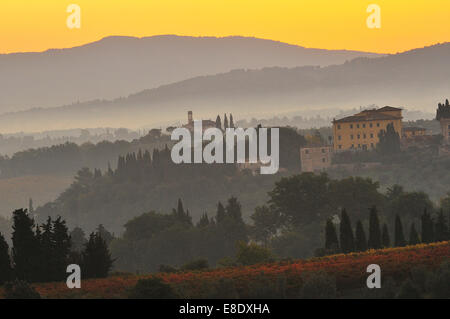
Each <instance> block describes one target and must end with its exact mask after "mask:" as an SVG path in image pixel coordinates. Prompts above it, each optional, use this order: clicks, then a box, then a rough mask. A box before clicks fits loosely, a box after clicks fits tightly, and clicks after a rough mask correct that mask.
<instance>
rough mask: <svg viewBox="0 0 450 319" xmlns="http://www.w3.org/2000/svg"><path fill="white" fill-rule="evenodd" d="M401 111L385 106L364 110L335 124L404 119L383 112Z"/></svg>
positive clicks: (335, 121)
mask: <svg viewBox="0 0 450 319" xmlns="http://www.w3.org/2000/svg"><path fill="white" fill-rule="evenodd" d="M401 110H402V109H399V108H395V107H391V106H385V107H382V108H381V109H371V110H364V111H361V112H360V113H358V114H355V115H351V116H347V117H344V118H341V119H339V120H334V121H333V123H345V122H365V121H383V120H398V119H402V117H401V116H400V117H399V116H393V115H389V114H386V113H383V112H389V111H401Z"/></svg>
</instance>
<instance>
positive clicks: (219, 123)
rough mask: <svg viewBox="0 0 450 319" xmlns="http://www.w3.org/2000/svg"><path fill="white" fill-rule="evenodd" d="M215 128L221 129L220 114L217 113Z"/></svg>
mask: <svg viewBox="0 0 450 319" xmlns="http://www.w3.org/2000/svg"><path fill="white" fill-rule="evenodd" d="M216 128H218V129H220V130H221V129H222V120H221V119H220V115H217V117H216Z"/></svg>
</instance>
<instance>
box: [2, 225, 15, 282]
mask: <svg viewBox="0 0 450 319" xmlns="http://www.w3.org/2000/svg"><path fill="white" fill-rule="evenodd" d="M12 278H13V270H12V267H11V258H10V257H9V246H8V243H7V242H6V240H5V237H3V235H2V234H1V233H0V285H3V284H4V283H5V282H7V281H10V280H12Z"/></svg>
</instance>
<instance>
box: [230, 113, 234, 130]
mask: <svg viewBox="0 0 450 319" xmlns="http://www.w3.org/2000/svg"><path fill="white" fill-rule="evenodd" d="M230 127H231V128H234V121H233V114H231V113H230Z"/></svg>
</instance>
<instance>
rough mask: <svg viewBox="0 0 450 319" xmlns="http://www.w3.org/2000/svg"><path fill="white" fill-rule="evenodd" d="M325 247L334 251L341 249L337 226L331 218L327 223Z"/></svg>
mask: <svg viewBox="0 0 450 319" xmlns="http://www.w3.org/2000/svg"><path fill="white" fill-rule="evenodd" d="M325 249H327V250H332V251H337V250H338V249H339V242H338V237H337V233H336V227H335V226H334V224H333V221H332V220H331V218H328V219H327V224H326V226H325Z"/></svg>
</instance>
